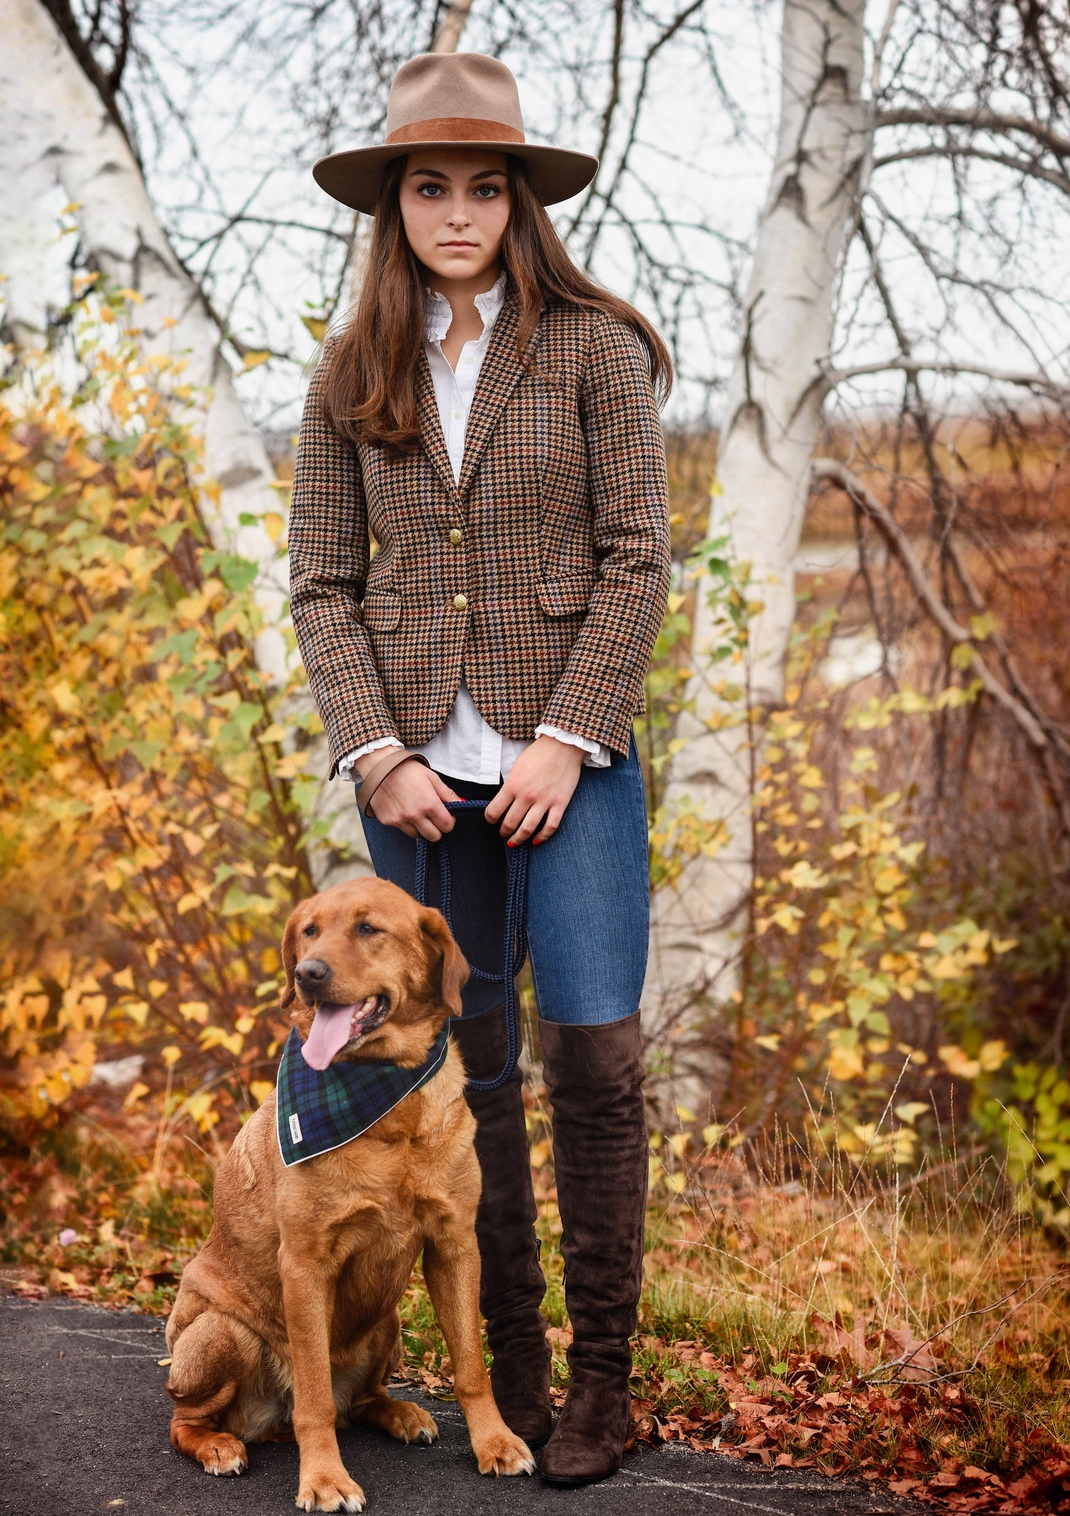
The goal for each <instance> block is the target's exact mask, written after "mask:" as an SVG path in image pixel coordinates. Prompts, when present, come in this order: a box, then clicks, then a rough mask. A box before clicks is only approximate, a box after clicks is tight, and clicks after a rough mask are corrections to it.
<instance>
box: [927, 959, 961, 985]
mask: <svg viewBox="0 0 1070 1516" xmlns="http://www.w3.org/2000/svg"><path fill="white" fill-rule="evenodd" d="M925 966H926V968H927V969H928V971H929V973H930V974H931V975H932V976H933V978H934V979H961V978H963V976H964V975H965V972H966V970H965V969H964V967H963V965H962V964H961V963H960V962H959V960H958V958H956V957H955V954H954V953H945V954H944V956H943V957H942V958H938V959H937V961H936V962H935V963H930V962H926V965H925Z"/></svg>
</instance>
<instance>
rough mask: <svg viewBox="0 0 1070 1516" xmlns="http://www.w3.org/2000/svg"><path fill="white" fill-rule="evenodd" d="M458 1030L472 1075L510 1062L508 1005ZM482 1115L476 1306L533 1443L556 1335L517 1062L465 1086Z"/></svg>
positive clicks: (502, 1384) (513, 1424) (517, 1420)
mask: <svg viewBox="0 0 1070 1516" xmlns="http://www.w3.org/2000/svg"><path fill="white" fill-rule="evenodd" d="M450 1030H451V1035H452V1036H453V1039H454V1041H455V1042H456V1043H457V1045H458V1047H459V1048H460V1051H461V1057H462V1058H463V1059H464V1066H465V1068H466V1069H467V1071H468V1074H469V1075H470V1077H471V1078H473V1079H493V1078H494V1077H495V1076H496V1075H497V1074H500V1073H501V1070H502V1068H503V1066H504V1064H505V1053H506V1043H505V1011H504V1009H501V1010H497V1011H493V1012H491V1014H490V1015H487V1016H478V1017H476V1018H475V1019H473V1020H472V1021H454V1022H453V1023H452V1026H451V1029H450ZM468 1106H469V1109H470V1110H471V1112H472V1115H473V1116H474V1117H475V1118H476V1123H477V1129H476V1157H477V1158H478V1159H479V1167H480V1169H481V1170H482V1172H483V1193H482V1195H481V1197H480V1201H479V1211H478V1213H477V1215H476V1236H477V1238H478V1241H479V1257H480V1285H479V1308H480V1310H481V1311H482V1313H483V1315H484V1316H485V1317H486V1322H487V1342H488V1344H489V1345H490V1350H491V1352H492V1354H493V1355H494V1362H493V1364H492V1366H491V1371H490V1382H491V1388H492V1389H493V1391H494V1399H495V1401H496V1402H497V1405H498V1409H499V1411H500V1412H501V1414H502V1418H503V1420H504V1421H505V1424H506V1425H507V1426H508V1427H509V1429H510V1431H513V1432H515V1433H516V1435H517V1436H518V1437H522V1438H523V1439H524V1441H525V1442H526V1443H527V1444H528V1446H529V1447H538V1446H539V1445H540V1444H541V1443H544V1442H545V1441H546V1439H547V1437H549V1435H550V1431H551V1428H552V1426H553V1421H552V1419H551V1408H550V1344H549V1343H548V1342H547V1341H546V1318H545V1317H544V1316H543V1315H542V1312H541V1311H540V1310H539V1306H540V1305H541V1304H542V1298H543V1296H544V1295H545V1294H546V1280H545V1279H544V1277H543V1272H542V1268H541V1266H540V1264H539V1247H538V1243H537V1241H536V1239H535V1220H536V1216H537V1214H538V1213H537V1211H536V1208H535V1196H534V1193H533V1191H532V1186H531V1160H530V1155H529V1148H528V1134H527V1127H526V1124H525V1121H524V1098H523V1078H522V1076H521V1073H520V1070H519V1069H517V1070H516V1071H515V1072H514V1074H513V1077H512V1078H511V1079H510V1080H509V1081H508V1083H507V1084H504V1085H503V1086H502V1087H501V1089H499V1090H485V1091H475V1090H469V1091H468Z"/></svg>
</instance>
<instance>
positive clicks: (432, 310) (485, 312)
mask: <svg viewBox="0 0 1070 1516" xmlns="http://www.w3.org/2000/svg"><path fill="white" fill-rule="evenodd" d="M505 286H506V276H505V273H504V271H503V272H502V273H500V274H499V275H498V278H497V279H496V280H495V282H494V284H493V285H492V286H491V288H490V289H489V290H487V291H486V293H485V294H482V295H477V296H476V298H475V307H476V310H477V311H478V312H479V314H480V315H481V316H482V318H483V336H484V337H488V336H489V335H490V333H491V332H492V331H493V329H494V323H495V321H497V319H498V314H499V312H500V311H501V308H502V306H503V305H504V304H505ZM425 294H426V296H427V312H426V316H425V319H424V341H425V342H441V341H442V339H443V337H445V335H446V333H447V332H448V331H449V329H450V324H451V322H452V321H453V311H452V309H451V307H450V303H449V301H448V300H447V299H446V297H445V295H440V294H439V293H438V291H437V290H429V289H425Z"/></svg>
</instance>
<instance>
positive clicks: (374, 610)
mask: <svg viewBox="0 0 1070 1516" xmlns="http://www.w3.org/2000/svg"><path fill="white" fill-rule="evenodd" d="M361 615H362V616H363V619H364V625H365V626H366V627H367V628H368V630H369V632H392V631H394V630H395V629H396V627H397V624H398V622H399V621H400V620H401V596H400V595H393V594H390V593H389V592H388V591H386V590H369V591H368V592H367V593H366V594H365V596H364V601H363V604H362V605H361Z"/></svg>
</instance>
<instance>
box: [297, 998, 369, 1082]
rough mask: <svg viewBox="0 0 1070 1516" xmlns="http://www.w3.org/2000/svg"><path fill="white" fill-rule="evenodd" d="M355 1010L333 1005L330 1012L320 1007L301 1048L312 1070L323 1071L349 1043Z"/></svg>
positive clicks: (303, 1056)
mask: <svg viewBox="0 0 1070 1516" xmlns="http://www.w3.org/2000/svg"><path fill="white" fill-rule="evenodd" d="M355 1010H356V1006H355V1005H332V1006H331V1008H330V1010H325V1009H324V1008H323V1006H320V1008H319V1009H318V1010H317V1012H316V1019H315V1020H314V1021H313V1023H312V1030H311V1031H310V1032H309V1034H308V1036H307V1038H306V1039H305V1041H304V1043H303V1045H302V1047H301V1056H302V1058H303V1059H304V1060H305V1062H306V1063H307V1064H308V1065H309V1067H310V1068H313V1069H320V1070H321V1071H322V1070H323V1069H325V1068H326V1067H327V1065H328V1064H329V1063H330V1061H331V1059H332V1058H333V1057H334V1056H335V1054H336V1053H340V1052H341V1051H342V1049H343V1048H344V1047H345V1045H346V1043H347V1042H348V1041H349V1023H350V1019H351V1017H352V1015H353V1012H354V1011H355Z"/></svg>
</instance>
